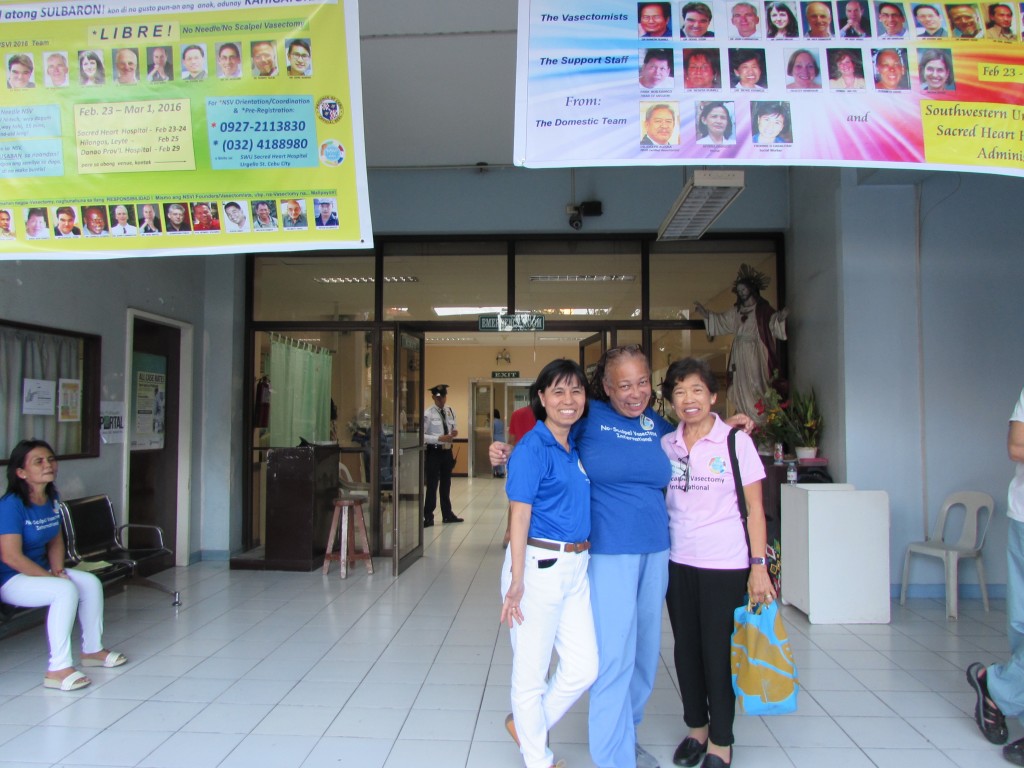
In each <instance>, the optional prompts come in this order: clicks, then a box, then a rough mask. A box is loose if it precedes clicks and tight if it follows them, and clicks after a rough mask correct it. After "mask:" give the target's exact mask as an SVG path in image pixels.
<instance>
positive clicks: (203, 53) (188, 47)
mask: <svg viewBox="0 0 1024 768" xmlns="http://www.w3.org/2000/svg"><path fill="white" fill-rule="evenodd" d="M189 51H199V54H200V55H201V56H202V57H203V61H206V51H204V50H203V48H202V46H200V45H196V44H195V43H193V44H192V45H186V46H185V47H184V48H182V49H181V58H182V59H184V58H185V54H186V53H188V52H189Z"/></svg>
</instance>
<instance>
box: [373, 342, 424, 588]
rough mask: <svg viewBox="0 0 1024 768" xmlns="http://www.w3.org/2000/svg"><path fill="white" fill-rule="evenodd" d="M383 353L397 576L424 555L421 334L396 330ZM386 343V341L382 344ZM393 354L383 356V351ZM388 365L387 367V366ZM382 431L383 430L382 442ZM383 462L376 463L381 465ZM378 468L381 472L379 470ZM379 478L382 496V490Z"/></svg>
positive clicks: (382, 486) (383, 485)
mask: <svg viewBox="0 0 1024 768" xmlns="http://www.w3.org/2000/svg"><path fill="white" fill-rule="evenodd" d="M383 336H384V339H385V343H384V344H382V345H381V346H382V349H383V350H384V351H385V354H384V355H383V359H382V361H381V362H382V363H383V367H384V377H383V378H384V387H383V392H382V395H383V396H384V397H385V398H387V399H389V400H390V402H384V403H382V408H381V414H382V416H383V417H385V418H389V419H390V420H391V431H390V434H391V448H390V451H391V454H392V456H391V461H390V462H388V464H389V468H390V469H391V472H392V475H391V477H390V478H389V480H390V482H389V483H388V484H387V487H389V488H390V496H391V509H393V511H394V512H393V519H392V520H391V521H390V522H391V523H392V530H393V534H392V535H393V539H392V540H393V541H394V542H395V547H394V549H393V553H392V558H393V562H394V571H395V575H396V576H397V575H398V574H399V573H401V572H402V571H403V570H404V569H405V568H408V567H409V566H410V565H412V563H414V562H415V561H416V560H417V559H418V558H419V557H420V556H421V555H422V554H423V426H422V419H423V346H424V344H423V334H422V333H418V332H413V331H406V330H399V331H398V332H397V343H394V342H395V341H396V337H395V334H394V333H392V332H390V331H386V332H384V334H383ZM387 341H390V342H391V344H390V345H389V344H388V343H386V342H387ZM389 349H390V350H391V351H392V354H390V355H389V354H387V350H389ZM389 369H390V370H389ZM386 441H387V429H385V442H386ZM384 463H385V462H381V464H382V465H383V464H384ZM382 472H383V470H382ZM385 487H386V485H385V482H384V477H383V476H382V477H381V496H382V500H383V496H384V494H385V493H386V491H385Z"/></svg>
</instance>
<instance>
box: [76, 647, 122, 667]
mask: <svg viewBox="0 0 1024 768" xmlns="http://www.w3.org/2000/svg"><path fill="white" fill-rule="evenodd" d="M126 661H128V657H127V656H125V655H124V654H123V653H121V652H120V651H109V652H108V653H107V655H106V656H105V657H104V658H102V659H94V658H91V657H89V656H83V657H82V666H83V667H107V668H108V669H109V668H110V667H120V666H121V665H122V664H124V663H125V662H126Z"/></svg>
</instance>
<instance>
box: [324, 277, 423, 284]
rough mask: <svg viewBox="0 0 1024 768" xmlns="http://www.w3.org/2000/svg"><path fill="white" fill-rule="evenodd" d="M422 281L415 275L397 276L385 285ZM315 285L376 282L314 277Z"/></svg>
mask: <svg viewBox="0 0 1024 768" xmlns="http://www.w3.org/2000/svg"><path fill="white" fill-rule="evenodd" d="M419 281H420V279H419V278H418V277H414V276H413V275H395V276H393V277H385V278H384V282H385V283H418V282H419ZM313 282H314V283H324V284H325V285H336V284H339V283H340V284H342V285H353V284H367V283H373V282H375V281H374V279H373V278H372V277H358V276H355V277H328V276H324V277H314V278H313Z"/></svg>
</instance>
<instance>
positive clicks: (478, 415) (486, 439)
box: [469, 381, 501, 477]
mask: <svg viewBox="0 0 1024 768" xmlns="http://www.w3.org/2000/svg"><path fill="white" fill-rule="evenodd" d="M500 403H501V401H500V400H499V399H498V397H497V393H496V392H495V384H494V382H492V381H474V382H473V406H472V407H473V433H472V436H471V438H470V442H471V445H470V463H469V475H470V477H490V476H491V462H490V460H489V459H488V458H487V449H488V448H489V447H490V445H491V436H492V434H493V420H494V416H493V414H494V409H495V408H497V407H498V406H499V405H500Z"/></svg>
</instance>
